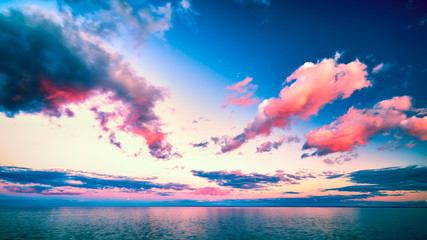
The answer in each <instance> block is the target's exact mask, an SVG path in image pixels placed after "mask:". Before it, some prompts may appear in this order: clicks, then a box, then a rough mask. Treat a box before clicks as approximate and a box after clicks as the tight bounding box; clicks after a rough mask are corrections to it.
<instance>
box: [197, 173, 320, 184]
mask: <svg viewBox="0 0 427 240" xmlns="http://www.w3.org/2000/svg"><path fill="white" fill-rule="evenodd" d="M191 173H192V174H193V175H194V176H197V177H202V178H206V179H207V180H208V181H209V182H215V183H216V184H218V185H219V186H223V187H231V188H240V189H257V188H265V187H267V186H270V185H275V184H278V183H288V184H298V183H299V181H300V180H303V179H308V178H316V177H315V176H313V175H311V174H307V173H297V174H287V173H283V172H281V171H277V172H276V174H274V175H267V174H260V173H249V174H243V173H242V172H241V171H240V170H237V171H231V172H228V171H212V172H205V171H197V170H192V171H191Z"/></svg>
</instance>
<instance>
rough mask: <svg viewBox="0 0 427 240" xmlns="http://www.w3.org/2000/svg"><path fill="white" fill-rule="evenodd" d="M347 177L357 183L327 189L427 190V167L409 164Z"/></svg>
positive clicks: (351, 190) (372, 190)
mask: <svg viewBox="0 0 427 240" xmlns="http://www.w3.org/2000/svg"><path fill="white" fill-rule="evenodd" d="M338 177H346V178H349V181H350V182H352V183H355V184H357V185H351V186H346V187H340V188H329V189H327V190H326V191H332V190H334V191H340V192H361V193H378V192H384V191H427V167H425V166H407V167H392V168H381V169H370V170H361V171H356V172H352V173H350V174H348V175H336V177H334V178H338Z"/></svg>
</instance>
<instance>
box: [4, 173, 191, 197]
mask: <svg viewBox="0 0 427 240" xmlns="http://www.w3.org/2000/svg"><path fill="white" fill-rule="evenodd" d="M154 179H155V178H148V179H143V178H131V177H124V176H113V175H105V174H96V173H88V172H81V171H60V170H33V169H30V168H19V167H0V180H2V181H4V182H6V183H8V184H22V185H24V186H14V185H12V186H10V185H9V186H5V189H6V190H8V191H11V192H18V193H39V194H44V195H77V194H83V193H85V191H87V190H102V189H119V190H124V191H130V192H144V191H149V190H151V189H160V190H175V191H182V190H192V188H190V186H189V185H187V184H179V183H155V182H153V181H152V180H154ZM28 184H30V186H28ZM64 188H65V189H67V188H68V189H71V190H64Z"/></svg>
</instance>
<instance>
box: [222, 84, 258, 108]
mask: <svg viewBox="0 0 427 240" xmlns="http://www.w3.org/2000/svg"><path fill="white" fill-rule="evenodd" d="M251 81H252V78H251V77H246V78H245V79H244V80H242V81H240V82H237V83H235V84H233V85H231V86H227V87H226V88H225V89H227V90H233V91H235V92H237V93H233V94H230V95H228V96H227V97H226V100H225V104H224V105H223V106H221V108H226V107H227V106H228V105H230V104H234V105H237V106H249V105H254V104H258V103H259V99H258V98H256V97H255V98H252V96H253V95H254V92H255V91H256V89H257V87H258V86H257V85H255V84H250V82H251Z"/></svg>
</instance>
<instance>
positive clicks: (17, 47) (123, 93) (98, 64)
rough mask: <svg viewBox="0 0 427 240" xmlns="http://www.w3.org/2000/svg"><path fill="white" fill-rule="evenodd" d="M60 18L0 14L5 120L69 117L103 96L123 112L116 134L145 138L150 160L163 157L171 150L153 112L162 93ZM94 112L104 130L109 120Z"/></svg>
mask: <svg viewBox="0 0 427 240" xmlns="http://www.w3.org/2000/svg"><path fill="white" fill-rule="evenodd" d="M61 17H62V23H61V24H60V23H57V22H56V21H57V20H54V18H53V17H52V16H51V15H49V14H47V13H45V12H43V11H42V10H40V9H32V10H31V11H29V10H28V11H24V10H22V11H21V10H16V9H10V10H8V12H6V13H2V14H0V32H1V34H0V111H2V112H4V113H5V114H6V115H7V116H8V117H14V115H15V114H18V113H20V112H24V113H31V114H37V113H43V114H45V115H49V116H56V117H60V116H62V115H63V114H65V115H67V116H69V117H71V116H74V113H72V112H71V111H69V110H68V111H67V108H65V106H66V105H67V104H71V103H78V102H82V101H84V100H87V99H88V98H90V97H92V96H93V95H96V94H99V93H107V92H108V93H111V94H112V99H113V100H114V101H121V102H123V103H124V104H125V105H126V106H127V107H128V108H129V112H128V113H126V116H125V118H124V120H123V124H122V125H121V126H122V127H121V129H120V130H122V131H125V132H128V133H132V134H135V135H138V136H141V137H143V138H145V139H146V141H147V144H148V147H149V149H150V153H151V155H153V156H154V157H156V158H168V157H169V156H170V155H171V148H172V147H171V146H170V144H169V143H167V142H166V141H165V139H164V138H165V134H164V133H162V132H161V129H160V125H161V124H160V121H159V118H158V116H157V115H156V114H155V113H154V110H153V108H154V106H155V103H156V102H157V101H159V100H162V99H163V98H164V95H165V93H164V90H163V89H161V88H157V87H155V86H153V85H151V84H150V83H148V82H147V81H146V80H145V79H144V78H142V77H139V76H137V75H136V74H135V72H134V70H133V69H132V68H131V67H130V66H129V64H128V63H126V62H125V61H123V60H122V58H121V57H120V56H118V55H117V54H114V53H111V52H109V51H107V50H106V49H105V48H104V47H103V45H102V44H101V43H100V42H97V41H89V40H88V39H87V38H88V37H87V34H86V33H84V32H82V30H81V29H80V28H79V26H77V25H76V22H77V21H76V20H75V19H73V17H72V16H70V15H61ZM85 36H86V37H85ZM89 38H90V37H89ZM95 113H96V114H97V116H96V117H97V118H98V119H99V120H100V124H101V126H102V127H103V130H108V129H107V128H106V127H105V123H107V122H108V118H111V117H114V115H113V114H108V113H103V112H99V111H96V112H95ZM115 143H117V142H114V143H113V144H115Z"/></svg>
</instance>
